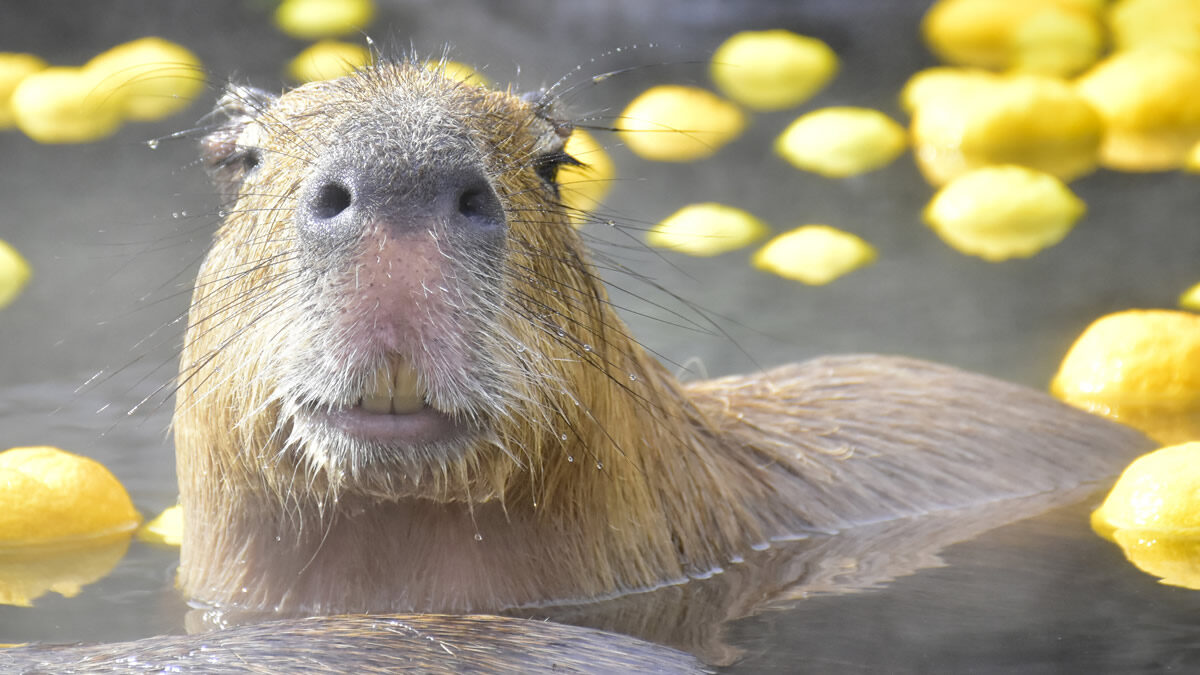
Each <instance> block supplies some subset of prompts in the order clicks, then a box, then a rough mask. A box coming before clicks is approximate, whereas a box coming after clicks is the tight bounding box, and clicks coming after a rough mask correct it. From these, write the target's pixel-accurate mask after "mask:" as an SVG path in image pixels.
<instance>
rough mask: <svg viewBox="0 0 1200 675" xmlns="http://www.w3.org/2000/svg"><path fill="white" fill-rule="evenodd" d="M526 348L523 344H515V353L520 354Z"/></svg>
mask: <svg viewBox="0 0 1200 675" xmlns="http://www.w3.org/2000/svg"><path fill="white" fill-rule="evenodd" d="M525 349H526V347H525V345H517V353H518V354H520V353H522V352H524V351H525Z"/></svg>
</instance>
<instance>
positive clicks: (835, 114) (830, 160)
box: [775, 107, 908, 178]
mask: <svg viewBox="0 0 1200 675" xmlns="http://www.w3.org/2000/svg"><path fill="white" fill-rule="evenodd" d="M907 146H908V134H906V133H905V132H904V127H901V126H900V125H899V124H897V123H896V122H894V121H893V120H892V118H890V117H888V116H887V115H884V114H883V113H881V112H879V111H878V110H870V109H867V108H850V107H837V108H822V109H821V110H816V111H813V112H810V113H808V114H806V115H802V116H800V117H799V118H797V119H796V120H795V121H794V122H792V123H791V125H789V126H788V128H787V129H785V130H784V132H783V134H781V135H780V136H779V138H778V139H776V141H775V152H777V153H779V154H780V155H782V156H783V157H784V158H785V159H787V160H788V161H789V162H791V163H792V165H793V166H795V167H796V168H798V169H804V170H806V171H813V172H816V173H819V174H821V175H823V176H828V177H830V178H845V177H848V176H854V175H857V174H860V173H864V172H867V171H872V170H874V169H878V168H880V167H883V166H886V165H887V164H889V163H890V162H891V161H892V160H894V159H896V157H897V156H899V155H900V153H902V152H904V148H906V147H907Z"/></svg>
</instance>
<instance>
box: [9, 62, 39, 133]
mask: <svg viewBox="0 0 1200 675" xmlns="http://www.w3.org/2000/svg"><path fill="white" fill-rule="evenodd" d="M45 67H46V62H45V61H43V60H41V59H40V58H38V57H36V56H34V55H33V54H16V53H12V52H0V129H8V128H11V127H13V126H14V125H15V124H16V119H15V118H14V117H13V113H12V105H11V101H12V95H13V92H14V91H16V89H17V85H18V84H20V83H21V80H23V79H25V78H26V77H27V76H29V75H31V74H33V73H36V72H37V71H39V70H43V69H44V68H45Z"/></svg>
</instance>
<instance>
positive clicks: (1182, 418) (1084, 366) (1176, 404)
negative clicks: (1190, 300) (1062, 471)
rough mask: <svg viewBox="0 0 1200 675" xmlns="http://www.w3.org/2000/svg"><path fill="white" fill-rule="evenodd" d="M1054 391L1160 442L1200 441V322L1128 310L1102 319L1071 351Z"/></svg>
mask: <svg viewBox="0 0 1200 675" xmlns="http://www.w3.org/2000/svg"><path fill="white" fill-rule="evenodd" d="M1050 391H1051V393H1053V394H1054V395H1055V396H1057V397H1058V398H1060V399H1062V400H1064V401H1066V402H1067V403H1070V404H1071V405H1074V406H1076V407H1079V408H1083V409H1084V410H1088V411H1091V412H1094V413H1097V414H1100V415H1105V416H1107V417H1111V418H1113V419H1116V420H1119V421H1121V422H1124V423H1125V424H1128V425H1130V426H1133V427H1136V428H1138V429H1141V430H1142V431H1143V432H1145V433H1147V434H1148V435H1150V436H1151V437H1153V438H1155V439H1157V440H1159V441H1160V442H1164V443H1174V442H1179V441H1184V440H1193V439H1200V315H1196V314H1192V313H1191V312H1180V311H1174V310H1128V311H1124V312H1117V313H1116V314H1109V315H1108V316H1104V317H1101V318H1100V319H1098V320H1096V321H1095V322H1094V323H1092V325H1090V326H1088V328H1087V329H1086V330H1085V331H1084V332H1083V334H1082V335H1080V336H1079V338H1078V339H1077V340H1076V341H1075V344H1073V345H1072V346H1071V349H1070V350H1069V351H1068V352H1067V355H1066V356H1065V357H1064V358H1063V362H1062V364H1061V365H1060V366H1059V369H1058V373H1057V374H1055V376H1054V379H1053V381H1052V382H1051V384H1050Z"/></svg>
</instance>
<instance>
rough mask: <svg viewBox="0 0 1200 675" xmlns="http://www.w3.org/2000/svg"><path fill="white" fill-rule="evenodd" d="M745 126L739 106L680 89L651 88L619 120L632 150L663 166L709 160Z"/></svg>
mask: <svg viewBox="0 0 1200 675" xmlns="http://www.w3.org/2000/svg"><path fill="white" fill-rule="evenodd" d="M745 126H746V118H745V115H743V114H742V111H741V110H740V109H739V108H738V107H737V106H736V105H734V104H732V103H730V102H729V101H726V100H724V99H722V98H720V97H719V96H717V95H716V94H714V93H712V92H710V91H707V90H705V89H700V88H698V87H685V86H680V85H660V86H657V87H651V88H650V89H647V90H646V91H644V92H642V94H641V95H639V96H638V97H637V98H635V99H634V100H633V101H632V102H631V103H630V104H629V105H628V106H627V107H626V108H625V111H624V112H622V113H621V117H620V118H619V119H618V120H617V129H618V131H620V132H621V138H622V140H624V141H625V144H626V145H628V146H629V149H630V150H632V151H633V152H634V153H636V154H637V155H638V156H640V157H642V158H643V159H652V160H658V161H662V162H690V161H692V160H696V159H703V158H705V157H708V156H710V155H712V154H713V153H715V152H716V151H717V150H718V149H720V148H721V146H722V145H725V144H726V143H728V142H729V141H732V140H733V139H734V138H737V136H738V135H739V134H741V133H742V129H744V128H745Z"/></svg>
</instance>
